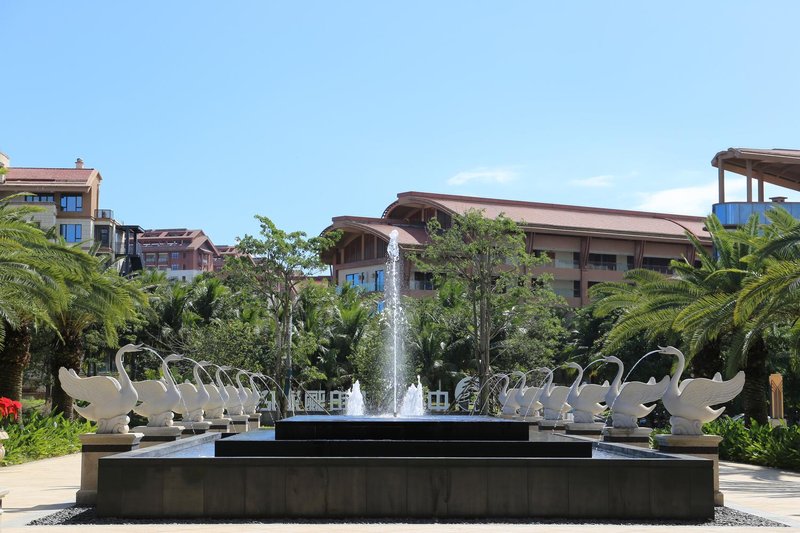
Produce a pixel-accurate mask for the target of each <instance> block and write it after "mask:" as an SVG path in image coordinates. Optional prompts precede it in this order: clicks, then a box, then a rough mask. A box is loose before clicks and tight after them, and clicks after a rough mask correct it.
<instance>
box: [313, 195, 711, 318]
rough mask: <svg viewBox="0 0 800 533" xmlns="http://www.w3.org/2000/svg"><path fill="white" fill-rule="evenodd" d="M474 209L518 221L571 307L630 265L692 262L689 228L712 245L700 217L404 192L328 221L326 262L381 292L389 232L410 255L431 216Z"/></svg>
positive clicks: (447, 218)
mask: <svg viewBox="0 0 800 533" xmlns="http://www.w3.org/2000/svg"><path fill="white" fill-rule="evenodd" d="M471 209H477V210H481V211H483V212H484V214H485V216H487V217H497V216H498V215H500V214H501V213H502V214H505V215H506V216H507V217H509V218H511V219H513V220H515V221H517V222H518V223H519V225H520V227H521V228H522V229H523V230H524V231H525V235H526V246H527V248H528V252H530V253H537V254H539V255H546V256H547V257H549V258H550V263H549V264H547V265H545V266H541V267H537V268H535V269H533V270H531V272H530V274H531V277H532V278H536V277H538V276H541V275H542V274H544V273H547V274H550V275H552V278H553V282H552V286H553V288H554V290H555V291H556V292H557V293H558V294H560V295H561V296H563V297H564V298H565V299H566V300H567V302H568V303H569V304H570V305H572V306H576V307H577V306H582V305H586V304H588V303H589V299H588V289H589V287H591V286H592V285H594V284H595V283H599V282H603V281H618V280H621V279H622V278H623V276H624V274H625V272H626V271H627V270H629V269H632V268H646V269H650V270H655V271H657V272H662V273H664V274H668V273H669V263H670V261H671V260H672V259H681V258H685V259H686V260H687V261H690V262H694V261H695V257H694V248H693V247H692V246H691V244H690V242H689V240H688V239H687V238H686V235H685V232H687V231H689V232H691V233H692V234H694V235H696V236H697V237H698V238H699V239H700V241H701V242H703V243H705V244H707V245H708V246H709V248H710V246H711V242H710V238H709V235H708V232H707V231H706V230H705V228H704V223H703V218H702V217H692V216H685V215H672V214H664V213H647V212H641V211H627V210H620V209H602V208H596V207H580V206H571V205H559V204H547V203H536V202H522V201H517V200H500V199H493V198H476V197H469V196H455V195H449V194H434V193H425V192H403V193H400V194H398V195H397V200H396V201H394V202H392V203H391V204H390V205H389V206H388V207H386V209H384V211H383V214H382V215H381V216H380V217H375V218H369V217H356V216H340V217H335V218H333V220H332V222H333V223H332V224H331V225H330V226H328V227H327V228H326V229H325V230H324V232H328V231H331V230H340V231H341V232H342V233H343V235H342V238H341V240H340V241H339V243H338V244H337V246H336V247H335V248H333V249H331V250H329V251H328V252H327V253H325V254H324V255H323V260H324V261H325V262H326V263H328V264H329V265H330V266H331V276H332V279H333V280H334V282H335V283H336V284H337V285H344V284H346V283H349V284H351V285H355V286H359V287H362V288H364V289H365V290H368V291H382V290H383V285H384V262H385V256H386V247H387V244H388V242H389V234H390V233H391V232H392V230H397V232H398V243H399V245H400V248H401V251H403V252H404V254H407V253H408V252H410V251H416V250H421V249H422V248H423V247H424V246H425V245H426V243H427V242H428V236H427V231H426V223H427V221H428V220H430V219H432V218H436V219H438V220H439V222H440V223H441V224H442V226H443V227H445V228H447V227H449V226H450V224H451V221H452V217H453V215H456V214H463V213H465V212H467V211H468V210H471ZM324 232H323V233H324ZM403 273H404V277H405V280H404V283H405V287H406V293H407V294H409V295H412V296H422V295H425V294H430V291H432V290H433V280H432V276H431V274H430V273H428V272H420V271H418V270H416V268H415V266H414V265H413V264H412V263H411V262H410V261H409V260H408V259H404V261H403Z"/></svg>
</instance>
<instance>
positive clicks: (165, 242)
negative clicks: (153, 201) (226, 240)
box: [138, 228, 219, 255]
mask: <svg viewBox="0 0 800 533" xmlns="http://www.w3.org/2000/svg"><path fill="white" fill-rule="evenodd" d="M138 240H139V243H141V244H142V245H143V246H153V247H156V246H172V247H176V246H180V247H181V248H185V249H188V250H196V249H198V248H200V247H202V246H203V244H206V243H208V245H209V247H210V248H211V251H212V252H213V253H214V255H219V250H217V247H216V246H214V243H213V242H211V239H210V238H209V237H208V236H207V235H206V234H205V233H203V230H200V229H186V228H170V229H149V230H145V232H144V233H143V234H141V235H140V236H139V239H138Z"/></svg>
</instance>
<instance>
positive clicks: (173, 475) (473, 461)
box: [97, 432, 714, 520]
mask: <svg viewBox="0 0 800 533" xmlns="http://www.w3.org/2000/svg"><path fill="white" fill-rule="evenodd" d="M263 433H264V434H265V435H267V434H271V432H263ZM251 437H252V436H251ZM219 438H220V435H219V434H207V435H198V436H193V437H189V438H187V439H182V440H180V441H177V442H174V443H166V444H161V445H157V446H153V447H151V448H146V449H142V450H134V451H131V452H128V453H123V454H117V455H113V456H109V457H104V458H102V459H100V466H99V476H98V494H97V514H98V516H102V517H119V518H158V519H165V518H170V519H175V518H191V519H220V518H238V519H243V518H269V519H298V518H344V519H390V520H403V519H406V518H413V519H440V518H441V519H462V518H472V519H476V518H477V519H503V518H527V517H556V518H565V519H576V518H579V519H584V518H585V519H648V520H653V519H676V520H678V519H680V520H704V519H708V518H711V517H713V514H714V501H713V477H712V475H713V474H712V463H711V461H707V460H704V459H698V458H694V457H690V456H684V455H672V454H664V453H659V452H655V451H651V450H644V449H640V448H635V447H632V446H627V445H624V444H609V443H594V444H591V443H590V445H592V446H593V447H594V456H593V457H592V458H584V457H572V458H568V457H497V456H491V457H453V456H449V457H368V456H367V457H320V456H314V457H310V456H303V457H286V456H282V457H252V456H251V457H209V456H202V455H208V452H209V450H210V449H213V445H214V443H215V441H216V440H217V439H219ZM230 438H236V437H229V438H227V439H224V440H229V439H230ZM565 438H572V439H573V440H576V441H580V442H587V441H588V439H583V438H580V437H565ZM254 440H257V439H254ZM350 444H352V442H351V443H350ZM495 444H500V445H501V446H502V445H505V444H506V443H495ZM497 449H498V448H494V450H495V452H497ZM201 450H202V451H201ZM498 453H499V452H498Z"/></svg>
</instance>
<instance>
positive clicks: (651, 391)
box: [603, 355, 669, 429]
mask: <svg viewBox="0 0 800 533" xmlns="http://www.w3.org/2000/svg"><path fill="white" fill-rule="evenodd" d="M603 361H605V362H606V363H614V364H616V365H617V375H616V376H614V380H613V381H612V382H611V387H610V388H609V389H608V394H606V405H607V406H608V407H609V409H611V425H612V426H613V427H615V428H627V429H630V428H636V427H639V419H640V418H642V417H645V416H647V415H649V414H650V412H651V411H652V410H653V409H655V408H656V404H655V402H657V401H658V400H660V399H661V397H662V396H664V392H665V391H666V390H667V387H668V386H669V376H664V378H663V379H662V380H661V381H659V382H656V379H655V378H652V377H651V378H650V379H649V380H648V381H647V383H642V382H641V381H628V382H626V383H622V374H623V371H624V369H625V364H624V363H623V362H622V361H621V360H620V359H619V358H618V357H614V356H613V355H610V356H608V357H604V358H603ZM649 403H652V404H653V405H650V406H649V407H648V406H647V405H646V404H649Z"/></svg>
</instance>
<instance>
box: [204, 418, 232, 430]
mask: <svg viewBox="0 0 800 533" xmlns="http://www.w3.org/2000/svg"><path fill="white" fill-rule="evenodd" d="M209 422H211V426H210V427H209V428H208V430H209V431H216V432H217V433H230V432H231V419H230V418H214V419H212V420H209Z"/></svg>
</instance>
